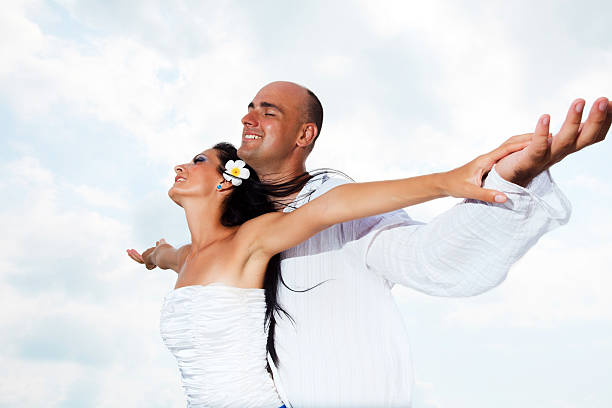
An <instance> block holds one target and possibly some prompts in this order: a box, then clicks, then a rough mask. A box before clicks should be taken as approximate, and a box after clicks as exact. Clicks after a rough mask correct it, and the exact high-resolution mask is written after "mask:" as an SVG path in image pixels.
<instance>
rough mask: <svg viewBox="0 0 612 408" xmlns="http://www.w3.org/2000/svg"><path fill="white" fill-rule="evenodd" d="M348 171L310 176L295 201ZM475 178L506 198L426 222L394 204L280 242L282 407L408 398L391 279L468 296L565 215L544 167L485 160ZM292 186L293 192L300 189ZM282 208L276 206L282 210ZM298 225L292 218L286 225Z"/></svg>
mask: <svg viewBox="0 0 612 408" xmlns="http://www.w3.org/2000/svg"><path fill="white" fill-rule="evenodd" d="M346 182H347V181H346V180H343V179H337V178H329V177H327V176H323V177H318V178H315V179H313V180H311V181H310V182H309V183H308V184H307V185H306V186H305V187H304V189H303V190H302V192H301V193H300V195H299V196H298V200H297V201H296V202H295V203H294V206H296V207H299V206H300V205H303V204H305V203H306V202H308V201H309V200H312V199H314V198H316V197H318V196H320V195H322V194H324V193H325V192H327V191H329V190H330V189H332V188H333V187H336V186H338V185H340V184H343V183H346ZM484 187H486V188H491V189H497V190H499V191H503V192H504V193H506V195H507V196H508V201H507V202H506V203H503V204H488V203H483V202H480V201H475V200H465V201H464V202H462V203H460V204H457V205H456V206H454V207H453V208H452V209H450V210H448V211H447V212H445V213H443V214H441V215H440V216H438V217H436V218H435V219H434V220H432V221H431V222H430V223H428V224H423V223H420V222H417V221H414V220H412V219H411V218H410V217H409V216H408V215H407V214H406V213H405V212H404V211H395V212H391V213H387V214H383V215H380V216H375V217H368V218H363V219H359V220H355V221H350V222H346V223H342V224H337V225H334V226H332V227H330V228H328V229H326V230H324V231H322V232H320V233H319V234H317V235H315V236H314V237H312V238H310V239H309V240H307V241H305V242H303V243H302V244H300V245H298V246H296V247H294V248H292V249H290V250H288V251H285V252H283V254H282V255H281V259H282V261H281V271H282V277H283V280H284V282H285V284H286V285H287V286H288V287H289V288H291V289H293V290H295V291H304V290H307V289H309V288H313V287H314V286H316V285H317V284H319V283H321V282H324V283H322V284H321V285H319V286H317V287H315V288H313V289H311V290H307V291H305V292H294V291H291V290H289V289H288V288H287V287H285V286H284V285H283V284H282V283H279V295H278V299H279V303H280V304H281V306H282V307H283V308H284V309H285V310H286V311H287V312H288V313H289V314H290V315H291V317H292V319H293V321H291V320H290V319H288V318H287V317H285V316H283V315H282V314H281V315H280V316H278V317H277V319H276V320H277V328H276V336H275V337H276V341H275V344H276V350H277V353H278V357H279V366H278V367H274V365H273V364H272V362H271V361H270V365H271V366H272V370H273V374H274V380H275V383H276V386H277V389H278V391H279V394H280V396H281V398H282V399H283V401H284V402H285V404H286V405H287V407H293V408H300V407H309V408H310V407H371V408H373V407H409V406H410V405H411V399H412V389H413V382H414V381H413V372H412V360H411V356H410V346H409V343H408V333H407V331H406V328H405V326H404V323H403V321H402V316H401V314H400V312H399V310H398V308H397V305H396V303H395V301H394V299H393V296H392V293H391V289H392V287H393V285H395V284H400V285H404V286H407V287H411V288H414V289H416V290H418V291H421V292H424V293H427V294H431V295H435V296H473V295H476V294H479V293H482V292H484V291H487V290H489V289H491V288H493V287H495V286H497V285H498V284H500V283H501V282H502V281H503V280H504V279H505V277H506V275H507V273H508V270H509V268H510V266H512V264H513V263H514V262H516V261H517V260H518V259H519V258H520V257H521V256H522V255H523V254H525V252H527V250H528V249H529V248H531V247H532V246H533V245H534V244H535V243H536V242H537V240H538V239H539V238H540V237H541V236H542V235H543V234H544V233H546V232H548V231H550V230H552V229H553V228H555V227H557V226H559V225H563V224H565V223H566V222H567V221H568V219H569V216H570V213H571V206H570V204H569V201H568V200H567V198H566V197H565V196H564V195H563V193H562V192H561V191H560V190H559V189H558V187H557V186H556V184H555V183H554V181H553V180H552V178H551V176H550V173H549V172H548V171H546V172H544V173H542V174H540V175H539V176H537V177H536V178H535V179H534V180H533V181H532V182H531V183H530V185H528V186H527V188H523V187H520V186H517V185H515V184H513V183H510V182H508V181H506V180H504V179H502V178H501V177H500V176H499V175H498V174H497V173H496V171H495V169H493V170H492V171H491V172H490V173H489V175H488V177H487V179H486V181H485V185H484ZM300 197H301V198H300ZM290 210H291V209H290V208H288V209H287V210H286V211H290ZM296 228H299V226H296Z"/></svg>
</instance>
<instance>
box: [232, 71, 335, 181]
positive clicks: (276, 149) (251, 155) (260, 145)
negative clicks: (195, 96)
mask: <svg viewBox="0 0 612 408" xmlns="http://www.w3.org/2000/svg"><path fill="white" fill-rule="evenodd" d="M248 108H249V110H248V113H247V114H246V115H245V116H244V117H243V118H242V124H243V125H244V128H243V133H242V144H241V145H240V149H239V150H238V156H240V158H241V159H243V160H245V161H246V162H247V163H249V164H250V165H251V166H252V167H253V168H254V169H255V170H256V171H257V172H258V173H262V172H263V173H264V174H270V173H273V172H276V173H283V174H284V173H288V172H289V173H290V172H296V171H297V172H303V171H304V169H305V161H306V158H307V157H308V155H309V154H310V152H311V151H312V148H313V145H314V142H315V140H316V139H317V137H318V136H319V133H320V132H321V126H322V125H323V108H322V106H321V102H319V99H318V98H317V97H316V95H315V94H314V93H313V92H312V91H310V90H309V89H307V88H305V87H303V86H301V85H298V84H296V83H293V82H287V81H276V82H271V83H269V84H267V85H266V86H264V87H263V88H261V89H260V90H259V92H257V95H255V97H254V98H253V100H252V101H251V102H250V103H249V106H248Z"/></svg>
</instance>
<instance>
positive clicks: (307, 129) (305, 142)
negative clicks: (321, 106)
mask: <svg viewBox="0 0 612 408" xmlns="http://www.w3.org/2000/svg"><path fill="white" fill-rule="evenodd" d="M318 133H319V129H317V125H315V124H314V123H304V124H303V125H302V133H301V134H300V137H298V139H297V141H296V143H297V145H298V146H299V147H308V146H310V145H311V144H312V143H314V141H315V139H316V138H317V134H318Z"/></svg>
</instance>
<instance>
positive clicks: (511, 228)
mask: <svg viewBox="0 0 612 408" xmlns="http://www.w3.org/2000/svg"><path fill="white" fill-rule="evenodd" d="M583 107H584V101H583V100H580V99H579V100H576V101H574V103H572V105H571V107H570V111H569V112H568V115H567V118H566V121H565V123H564V124H563V126H562V128H561V131H560V132H559V133H558V134H557V135H555V136H554V137H552V138H551V137H549V133H548V129H549V121H550V118H549V117H548V115H544V116H542V117H541V118H540V120H539V121H538V124H537V126H536V132H535V133H534V135H533V138H532V142H531V144H530V145H529V146H527V147H526V148H525V149H523V150H521V151H519V152H516V153H513V154H510V155H508V156H507V157H505V158H503V159H501V160H500V161H499V162H498V163H497V164H496V166H495V168H494V169H493V171H491V174H490V175H489V176H488V178H487V180H486V181H485V185H484V187H486V188H490V189H497V190H500V191H503V192H504V193H505V194H506V196H508V201H506V202H505V203H503V204H489V203H483V202H478V201H474V200H466V201H465V202H464V203H462V204H459V205H457V206H455V207H454V208H452V209H451V210H449V211H447V212H446V213H443V214H441V215H440V216H438V217H436V218H435V219H434V220H433V221H432V222H430V223H429V224H426V225H423V224H418V223H414V222H413V221H411V220H409V219H408V220H401V219H397V218H396V220H395V222H394V221H393V220H392V219H390V220H385V221H383V225H378V226H374V227H372V228H371V233H370V234H368V235H369V238H370V239H369V240H366V243H367V249H366V256H365V262H366V264H367V266H368V267H369V268H371V269H372V270H374V271H376V272H378V273H380V274H381V275H383V276H384V277H385V278H387V279H388V280H389V281H390V282H392V283H399V284H402V285H405V286H409V287H413V288H415V289H417V290H419V291H422V292H425V293H429V294H432V295H439V296H471V295H476V294H478V293H481V292H484V291H486V290H488V289H490V288H492V287H494V286H496V285H498V284H499V283H500V282H502V281H503V280H504V279H505V277H506V275H507V272H508V270H509V269H510V267H511V266H512V265H513V264H514V263H515V262H516V261H517V260H518V259H519V258H520V257H522V256H523V255H524V254H525V253H526V252H527V251H528V250H529V249H530V248H531V247H532V246H533V245H534V244H535V243H536V242H537V241H538V239H539V238H540V237H541V236H542V235H543V234H545V233H546V232H548V231H550V230H552V229H554V228H556V227H557V226H559V225H563V224H565V223H566V222H567V221H568V219H569V216H570V213H571V206H570V204H569V202H568V200H567V199H566V198H565V196H564V195H563V193H561V191H560V190H559V189H558V188H557V186H556V185H555V183H554V182H553V181H552V178H551V176H550V173H549V172H548V168H549V167H550V166H552V165H553V164H554V163H557V162H559V161H561V160H562V159H563V158H565V157H566V156H567V155H569V154H571V153H574V152H576V151H578V150H580V149H582V148H584V147H586V146H589V145H591V144H594V143H597V142H600V141H602V140H603V139H604V138H605V136H606V134H607V132H608V130H609V128H610V123H611V122H612V104H611V103H610V102H609V101H608V99H607V98H599V99H598V100H596V101H595V104H594V105H593V108H592V109H591V112H590V114H589V117H588V119H587V121H586V122H585V123H584V124H580V120H581V115H582V109H583ZM508 180H512V181H514V182H516V183H513V182H510V181H508Z"/></svg>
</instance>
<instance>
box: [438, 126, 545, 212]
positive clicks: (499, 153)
mask: <svg viewBox="0 0 612 408" xmlns="http://www.w3.org/2000/svg"><path fill="white" fill-rule="evenodd" d="M532 136H533V133H526V134H524V135H518V136H512V137H511V138H510V139H508V140H506V141H505V142H504V143H502V145H501V146H499V147H498V148H497V149H495V150H493V151H491V152H489V153H486V154H483V155H481V156H478V157H477V158H475V159H474V160H472V161H471V162H469V163H467V164H465V165H463V166H461V167H458V168H456V169H454V170H451V171H447V172H446V173H442V190H443V191H444V193H446V194H447V195H449V196H452V197H458V198H473V199H476V200H480V201H486V202H489V203H503V202H505V201H506V200H507V199H508V197H506V195H505V194H504V193H502V192H501V191H497V190H490V189H486V188H482V187H481V186H482V180H483V177H485V175H486V174H487V173H488V172H489V171H491V169H492V168H493V165H494V164H495V163H497V162H498V161H499V160H501V159H502V158H504V157H506V156H507V155H509V154H512V153H514V152H516V151H519V150H521V149H523V148H525V147H526V146H527V145H528V144H529V143H530V142H531V138H532Z"/></svg>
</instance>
